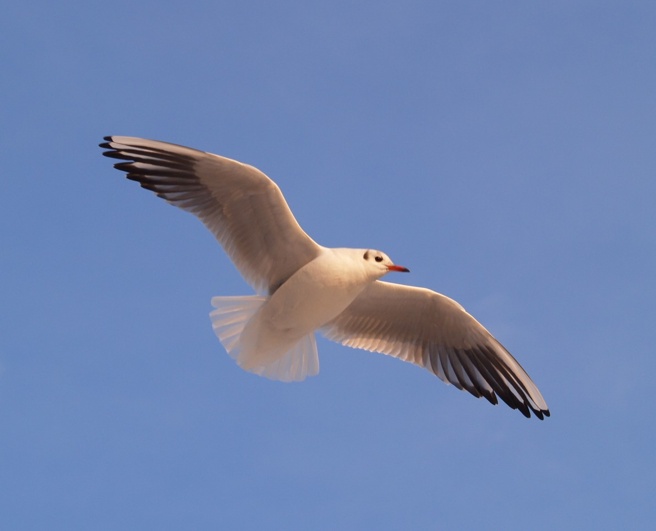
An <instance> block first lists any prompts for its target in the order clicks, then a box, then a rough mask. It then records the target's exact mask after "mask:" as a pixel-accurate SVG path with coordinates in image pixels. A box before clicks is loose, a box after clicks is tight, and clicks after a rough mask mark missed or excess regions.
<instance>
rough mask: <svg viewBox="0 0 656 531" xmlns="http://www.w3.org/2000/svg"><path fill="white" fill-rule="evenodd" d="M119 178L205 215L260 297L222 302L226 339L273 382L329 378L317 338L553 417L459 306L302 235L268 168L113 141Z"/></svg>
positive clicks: (381, 266) (364, 254)
mask: <svg viewBox="0 0 656 531" xmlns="http://www.w3.org/2000/svg"><path fill="white" fill-rule="evenodd" d="M105 140H106V142H104V143H102V144H100V147H102V148H104V149H107V150H108V151H105V152H104V153H103V154H104V155H105V156H107V157H111V158H115V159H120V160H122V161H125V162H120V163H117V164H115V165H114V167H115V168H117V169H119V170H121V171H124V172H126V173H127V178H128V179H130V180H133V181H137V182H139V183H140V184H141V186H142V187H143V188H146V189H148V190H152V191H153V192H155V193H156V194H157V195H158V196H159V197H162V198H163V199H166V200H167V201H168V202H169V203H171V204H172V205H175V206H177V207H180V208H182V209H184V210H187V211H188V212H191V213H192V214H195V215H196V216H198V218H200V220H201V221H202V222H203V223H204V224H205V226H206V227H207V228H208V229H209V230H210V231H211V232H212V233H213V234H214V236H215V237H216V239H217V240H218V241H219V243H220V244H221V245H222V246H223V248H224V249H225V251H226V253H228V256H229V257H230V258H231V259H232V261H233V262H234V263H235V265H236V266H237V268H238V269H239V271H240V273H241V274H242V275H243V277H244V278H245V279H246V281H247V282H249V283H250V284H251V285H252V286H253V288H255V290H256V291H257V292H258V293H260V295H252V296H243V297H214V298H213V299H212V305H213V306H214V307H215V310H213V311H212V312H211V313H210V316H211V320H212V327H213V328H214V331H215V333H216V335H217V336H218V338H219V340H220V341H221V343H222V344H223V346H224V347H225V349H226V350H227V351H228V353H229V354H230V356H232V357H233V358H234V359H235V360H236V361H237V363H238V364H239V366H240V367H242V368H243V369H245V370H247V371H250V372H253V373H256V374H259V375H261V376H265V377H267V378H270V379H273V380H282V381H300V380H303V379H305V377H307V376H314V375H316V374H317V373H318V372H319V357H318V354H317V346H316V342H315V337H314V333H315V331H317V330H319V331H321V332H322V333H323V334H324V335H325V336H326V337H327V338H329V339H332V340H334V341H337V342H340V343H342V344H343V345H347V346H350V347H355V348H361V349H365V350H369V351H375V352H380V353H383V354H387V355H390V356H394V357H396V358H399V359H401V360H404V361H408V362H411V363H414V364H416V365H419V366H420V367H423V368H425V369H427V370H429V371H431V372H433V373H434V374H435V375H437V376H438V377H439V378H441V379H442V380H443V381H444V382H446V383H447V384H449V383H450V384H453V385H454V386H455V387H457V388H458V389H465V390H467V391H469V392H470V393H471V394H472V395H474V396H476V397H481V396H482V397H485V398H486V399H487V400H488V401H489V402H491V403H492V404H496V403H497V397H499V398H501V399H502V400H503V401H504V402H505V403H506V404H508V406H510V407H511V408H513V409H519V411H521V412H522V413H523V414H524V416H526V417H530V414H531V413H530V412H531V411H533V413H534V414H535V416H536V417H538V418H539V419H543V418H544V417H545V416H546V417H548V416H549V409H548V407H547V404H546V402H545V400H544V398H542V395H541V394H540V391H539V390H538V388H537V387H536V385H535V384H534V383H533V381H532V380H531V378H530V377H529V376H528V374H527V373H526V372H525V371H524V369H523V368H522V367H521V365H520V364H519V363H518V362H517V360H515V358H513V357H512V356H511V355H510V353H509V352H508V351H507V350H506V349H505V348H504V347H503V346H502V345H501V343H499V342H498V341H497V340H496V339H495V338H494V337H493V336H492V334H490V333H489V332H488V331H487V330H486V329H485V328H484V327H483V326H482V325H481V324H480V323H479V322H478V321H476V319H474V318H473V317H472V316H471V315H470V314H469V313H467V312H466V311H465V309H464V308H463V307H462V306H460V304H458V303H457V302H456V301H454V300H452V299H450V298H448V297H446V296H444V295H441V294H439V293H436V292H434V291H430V290H428V289H424V288H416V287H411V286H404V285H399V284H390V283H388V282H382V281H381V280H379V279H380V278H381V277H383V276H385V275H386V274H387V273H389V272H390V271H403V272H407V271H408V269H406V268H405V267H401V266H398V265H395V264H394V263H393V262H392V261H391V260H390V259H389V257H388V256H387V255H386V254H384V253H382V252H380V251H376V250H373V249H345V248H338V249H331V248H327V247H323V246H321V245H318V244H317V243H315V242H314V241H313V240H312V239H311V238H310V237H309V236H308V235H307V234H306V233H305V232H304V231H303V229H301V227H300V226H299V224H298V223H297V221H296V219H295V218H294V216H293V214H292V212H291V210H290V209H289V207H288V206H287V203H286V201H285V199H284V197H283V195H282V193H281V192H280V189H279V188H278V186H277V185H276V184H275V183H274V182H273V181H272V180H271V179H269V177H267V176H266V175H265V174H264V173H262V172H261V171H260V170H258V169H257V168H254V167H253V166H249V165H247V164H243V163H241V162H238V161H235V160H232V159H228V158H225V157H221V156H218V155H214V154H212V153H207V152H204V151H198V150H196V149H191V148H188V147H183V146H179V145H176V144H169V143H166V142H159V141H155V140H145V139H142V138H134V137H126V136H108V137H105Z"/></svg>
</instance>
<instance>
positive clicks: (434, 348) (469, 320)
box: [322, 281, 549, 419]
mask: <svg viewBox="0 0 656 531" xmlns="http://www.w3.org/2000/svg"><path fill="white" fill-rule="evenodd" d="M322 332H323V333H324V335H325V336H326V337H327V338H329V339H332V340H334V341H338V342H340V343H342V344H344V345H347V346H350V347H355V348H361V349H365V350H369V351H375V352H381V353H383V354H388V355H390V356H394V357H396V358H399V359H402V360H404V361H408V362H410V363H414V364H416V365H419V366H420V367H424V368H425V369H428V370H429V371H431V372H433V373H434V374H436V375H437V376H438V377H440V378H441V379H442V380H443V381H444V382H446V383H451V384H453V385H454V386H456V387H457V388H458V389H464V390H467V391H469V392H470V393H471V394H472V395H474V396H476V397H481V396H482V397H485V398H486V399H487V400H488V401H490V402H491V403H492V404H496V403H497V396H498V397H499V398H501V400H503V401H504V402H505V403H506V404H508V405H509V406H510V407H511V408H513V409H519V410H520V411H521V412H522V413H523V414H524V416H526V417H530V411H531V410H532V411H533V413H534V414H535V416H536V417H538V418H540V419H543V418H544V417H545V416H546V417H548V416H549V409H548V407H547V404H546V402H545V400H544V398H542V395H541V394H540V391H539V390H538V388H537V387H536V385H535V384H534V383H533V381H532V380H531V378H530V377H529V376H528V374H526V371H524V369H523V368H522V367H521V365H520V364H519V363H518V362H517V360H515V358H513V357H512V356H511V354H510V353H509V352H508V351H507V350H506V349H505V348H504V347H503V345H501V343H499V342H498V341H497V340H496V339H495V338H494V337H493V336H492V334H490V333H489V332H488V331H487V330H486V329H485V328H484V327H483V325H481V324H480V323H479V322H478V321H476V319H474V318H473V317H472V316H471V315H469V314H468V313H467V312H466V311H465V309H464V308H463V307H462V306H460V305H459V304H458V303H457V302H456V301H454V300H452V299H450V298H448V297H445V296H444V295H440V294H439V293H436V292H434V291H431V290H428V289H423V288H415V287H410V286H403V285H399V284H390V283H388V282H381V281H376V282H374V283H372V284H371V285H369V286H368V287H367V288H366V289H365V290H364V291H363V292H362V293H361V294H360V295H359V296H358V297H357V298H356V299H355V301H354V302H353V303H352V304H351V305H350V306H349V307H348V308H347V309H346V310H345V311H344V312H342V313H341V314H340V315H339V316H338V317H337V318H335V319H333V320H332V321H330V322H329V323H328V324H327V325H325V326H324V327H323V328H322Z"/></svg>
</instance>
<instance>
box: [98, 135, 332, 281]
mask: <svg viewBox="0 0 656 531" xmlns="http://www.w3.org/2000/svg"><path fill="white" fill-rule="evenodd" d="M105 140H106V142H104V143H102V144H100V147H102V148H105V149H107V150H108V151H105V152H104V153H103V154H104V155H105V156H107V157H111V158H115V159H119V160H122V161H124V162H120V163H117V164H115V165H114V167H115V168H117V169H119V170H121V171H124V172H126V173H127V177H128V179H131V180H133V181H137V182H139V183H140V184H141V186H142V187H143V188H146V189H148V190H152V191H153V192H155V193H156V194H157V195H158V196H159V197H162V198H164V199H166V200H167V201H168V202H169V203H171V204H173V205H175V206H177V207H180V208H182V209H184V210H187V211H188V212H191V213H192V214H195V215H196V216H198V217H199V218H200V220H201V221H202V222H203V223H204V224H205V225H206V226H207V228H208V229H209V230H210V231H211V232H212V233H213V234H214V236H215V237H216V239H217V240H218V241H219V242H220V243H221V245H222V246H223V248H224V249H225V251H226V252H227V253H228V255H229V256H230V258H231V259H232V261H233V262H234V263H235V265H236V266H237V268H238V269H239V271H240V272H241V274H242V275H243V276H244V278H245V279H246V280H247V281H248V282H249V283H250V284H251V285H252V286H253V287H254V288H255V289H256V290H257V291H259V292H267V291H268V292H269V293H272V292H274V291H275V290H276V289H277V288H278V287H279V286H280V285H281V284H282V283H283V282H284V281H285V280H287V278H289V277H290V276H291V275H292V274H293V273H294V272H295V271H296V270H298V269H299V268H301V267H302V266H303V265H305V264H306V263H308V262H310V261H311V260H312V259H314V258H315V257H316V256H317V255H318V254H319V249H320V247H319V246H318V245H317V244H316V243H315V242H314V241H313V240H312V239H311V238H310V237H309V236H308V235H307V234H306V233H305V232H304V231H303V229H301V227H300V226H299V224H298V223H297V221H296V219H295V218H294V216H293V214H292V212H291V210H290V209H289V207H288V206H287V203H286V201H285V199H284V197H283V195H282V193H281V191H280V189H279V188H278V186H277V185H276V183H274V182H273V181H272V180H271V179H269V178H268V177H267V176H266V175H265V174H264V173H262V172H261V171H260V170H258V169H257V168H254V167H253V166H249V165H247V164H243V163H241V162H238V161H236V160H231V159H228V158H225V157H220V156H218V155H214V154H212V153H206V152H204V151H198V150H196V149H191V148H187V147H183V146H178V145H176V144H169V143H167V142H159V141H155V140H145V139H142V138H134V137H126V136H108V137H105Z"/></svg>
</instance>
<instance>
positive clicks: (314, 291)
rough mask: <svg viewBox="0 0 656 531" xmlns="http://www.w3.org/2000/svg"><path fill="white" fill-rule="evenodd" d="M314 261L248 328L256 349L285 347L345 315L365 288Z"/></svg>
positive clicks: (323, 264)
mask: <svg viewBox="0 0 656 531" xmlns="http://www.w3.org/2000/svg"><path fill="white" fill-rule="evenodd" d="M333 271H334V268H332V267H331V265H330V264H326V263H325V262H324V263H322V262H321V261H319V260H315V261H313V262H310V263H309V264H306V265H305V266H304V267H302V268H301V269H300V270H298V271H297V272H296V273H295V274H294V275H292V276H291V277H290V278H289V279H288V280H287V281H286V282H285V283H284V284H283V285H282V286H280V288H278V290H276V292H275V293H274V294H273V295H272V296H271V297H270V298H269V299H268V300H267V301H266V302H265V303H264V304H263V305H262V307H261V308H260V309H259V310H258V312H257V313H256V314H255V315H254V316H253V318H252V319H251V321H250V322H249V323H248V324H247V325H246V328H245V330H244V332H246V333H245V334H244V335H245V337H250V340H249V343H250V344H251V345H252V348H254V349H255V350H261V349H278V348H284V347H285V345H293V344H294V343H295V342H296V341H298V340H299V339H300V338H302V337H304V336H306V335H307V334H310V333H312V332H314V331H315V330H316V329H317V328H320V327H321V326H323V325H325V324H326V323H327V322H329V321H331V320H332V319H334V318H335V317H337V316H338V315H339V314H340V313H342V312H343V311H344V310H345V309H346V307H347V306H348V305H349V304H351V303H352V302H353V300H354V299H355V298H356V297H357V296H358V295H359V294H360V292H361V291H362V290H363V289H364V288H365V286H366V283H362V282H357V283H356V282H353V281H349V280H348V277H347V278H344V275H340V274H339V273H338V272H337V273H334V272H333Z"/></svg>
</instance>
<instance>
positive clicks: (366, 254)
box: [362, 251, 369, 260]
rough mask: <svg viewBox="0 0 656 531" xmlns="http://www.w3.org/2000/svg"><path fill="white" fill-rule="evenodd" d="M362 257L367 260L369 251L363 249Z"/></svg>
mask: <svg viewBox="0 0 656 531" xmlns="http://www.w3.org/2000/svg"><path fill="white" fill-rule="evenodd" d="M362 258H364V259H365V260H369V251H365V252H364V256H363V257H362Z"/></svg>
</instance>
